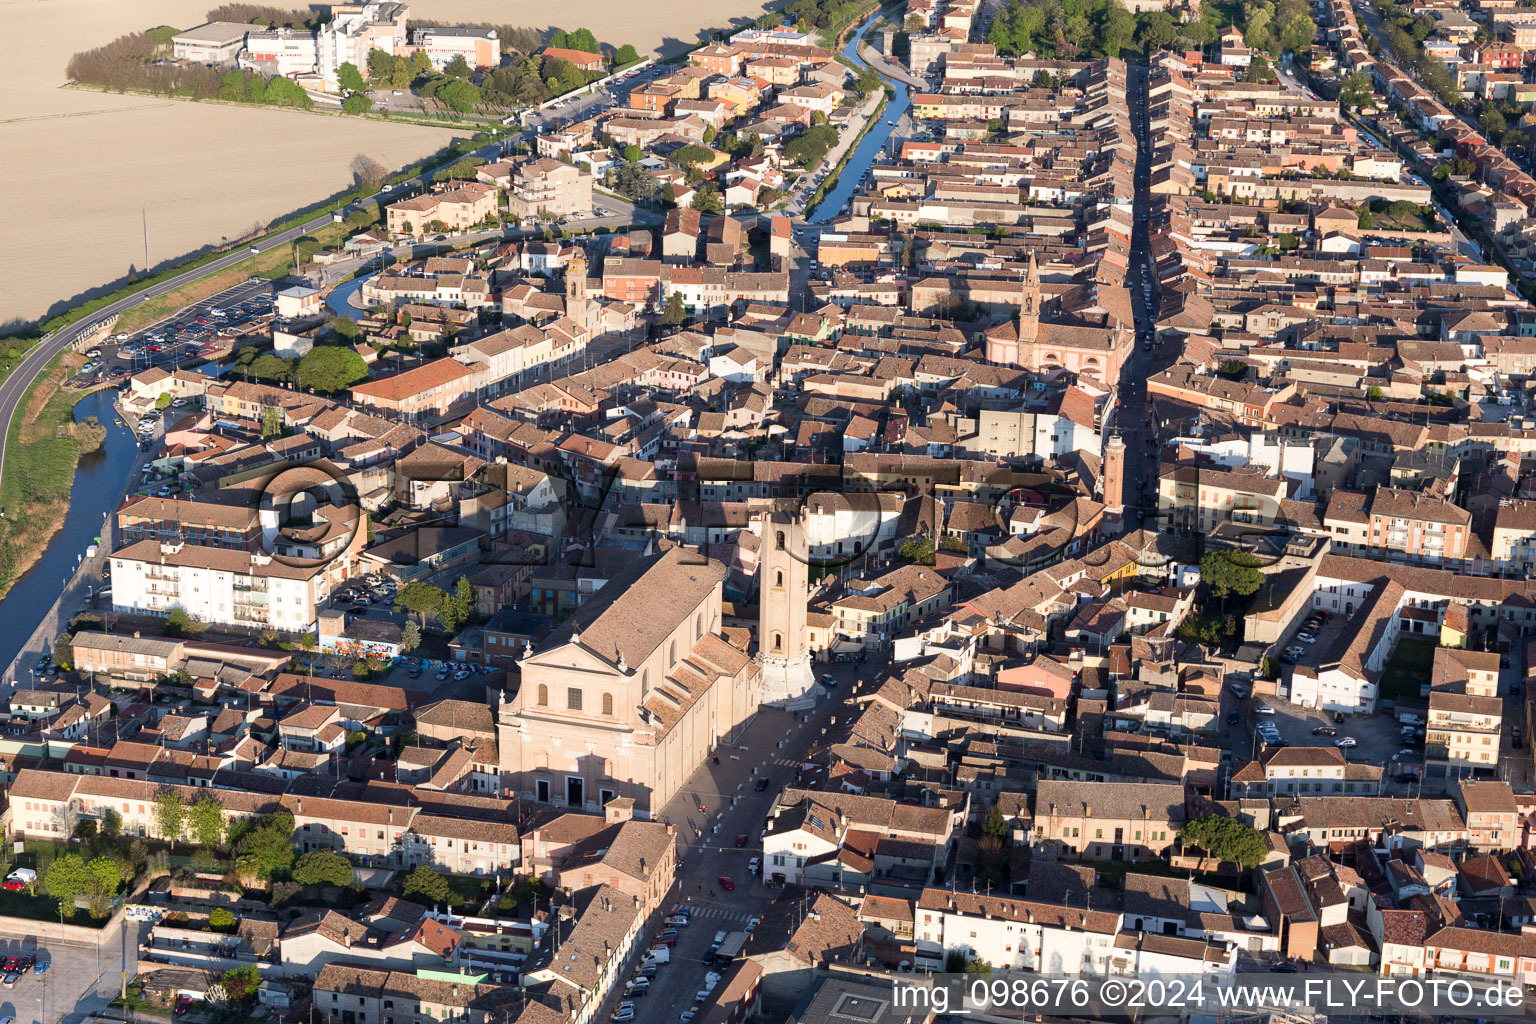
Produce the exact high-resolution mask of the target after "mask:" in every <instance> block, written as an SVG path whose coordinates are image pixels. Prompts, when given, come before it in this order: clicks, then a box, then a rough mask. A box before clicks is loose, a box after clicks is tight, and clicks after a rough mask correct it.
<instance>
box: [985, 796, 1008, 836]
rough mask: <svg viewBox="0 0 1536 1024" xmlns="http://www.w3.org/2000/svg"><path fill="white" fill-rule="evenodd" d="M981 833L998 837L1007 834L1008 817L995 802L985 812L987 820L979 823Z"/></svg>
mask: <svg viewBox="0 0 1536 1024" xmlns="http://www.w3.org/2000/svg"><path fill="white" fill-rule="evenodd" d="M981 833H982V835H987V836H996V837H997V838H998V839H1001V838H1003V837H1004V836H1006V835H1007V834H1008V819H1007V818H1005V817H1004V816H1003V809H1002V808H1001V807H999V806H997V805H996V804H993V805H992V809H991V810H990V811H988V812H987V820H986V821H983V822H982V823H981Z"/></svg>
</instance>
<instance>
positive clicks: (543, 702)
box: [539, 683, 549, 708]
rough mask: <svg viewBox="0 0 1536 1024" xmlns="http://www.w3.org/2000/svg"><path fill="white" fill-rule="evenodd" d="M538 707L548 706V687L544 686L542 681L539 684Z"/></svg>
mask: <svg viewBox="0 0 1536 1024" xmlns="http://www.w3.org/2000/svg"><path fill="white" fill-rule="evenodd" d="M539 707H541V708H547V707H549V687H547V686H545V685H544V684H543V683H540V684H539Z"/></svg>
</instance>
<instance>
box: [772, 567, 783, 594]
mask: <svg viewBox="0 0 1536 1024" xmlns="http://www.w3.org/2000/svg"><path fill="white" fill-rule="evenodd" d="M773 585H774V586H776V587H778V588H779V589H781V590H782V589H783V588H784V570H783V569H775V570H774V571H773Z"/></svg>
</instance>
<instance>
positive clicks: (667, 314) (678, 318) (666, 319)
mask: <svg viewBox="0 0 1536 1024" xmlns="http://www.w3.org/2000/svg"><path fill="white" fill-rule="evenodd" d="M687 316H688V314H687V312H686V311H685V310H684V309H683V296H682V294H681V293H680V292H672V293H671V294H670V295H668V296H667V302H666V305H665V306H663V307H662V310H661V323H662V325H663V326H665V327H675V326H677V325H678V324H680V323H682V322H683V321H684V320H685V319H687Z"/></svg>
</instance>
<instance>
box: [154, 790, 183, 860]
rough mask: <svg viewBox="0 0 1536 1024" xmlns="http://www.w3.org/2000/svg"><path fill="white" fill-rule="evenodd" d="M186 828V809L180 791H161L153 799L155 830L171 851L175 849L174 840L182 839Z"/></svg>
mask: <svg viewBox="0 0 1536 1024" xmlns="http://www.w3.org/2000/svg"><path fill="white" fill-rule="evenodd" d="M186 827H187V807H186V804H185V803H183V802H182V799H181V791H180V790H176V789H163V790H161V791H160V794H159V795H158V796H156V797H155V830H156V831H158V832H159V833H160V838H161V839H165V840H168V841H169V842H170V844H171V849H173V850H174V849H176V840H178V839H180V838H181V837H182V833H183V832H185V831H186Z"/></svg>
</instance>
